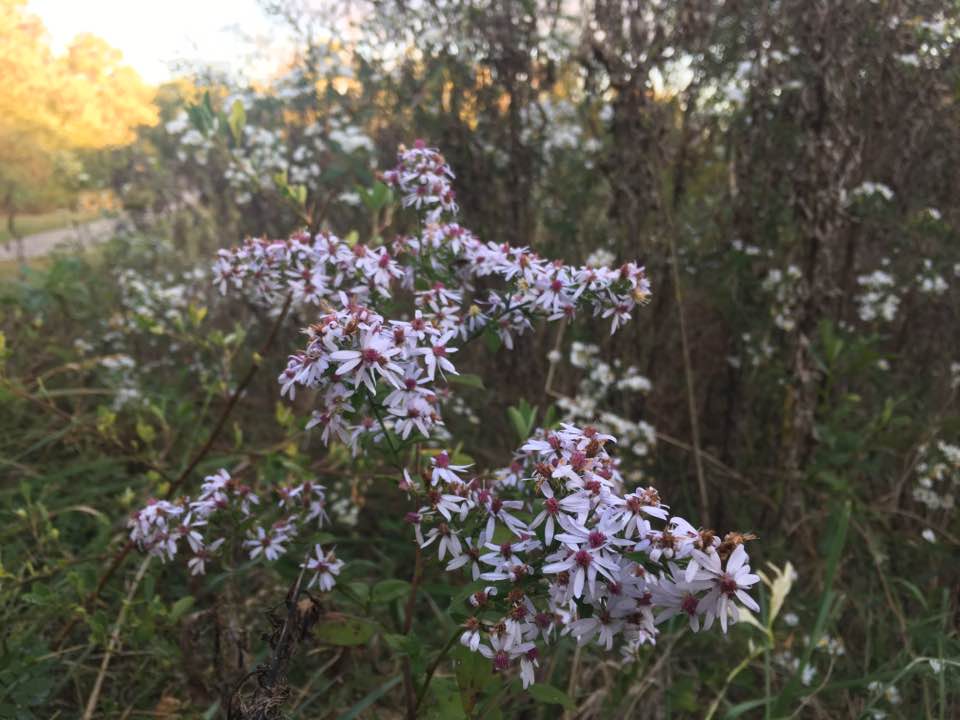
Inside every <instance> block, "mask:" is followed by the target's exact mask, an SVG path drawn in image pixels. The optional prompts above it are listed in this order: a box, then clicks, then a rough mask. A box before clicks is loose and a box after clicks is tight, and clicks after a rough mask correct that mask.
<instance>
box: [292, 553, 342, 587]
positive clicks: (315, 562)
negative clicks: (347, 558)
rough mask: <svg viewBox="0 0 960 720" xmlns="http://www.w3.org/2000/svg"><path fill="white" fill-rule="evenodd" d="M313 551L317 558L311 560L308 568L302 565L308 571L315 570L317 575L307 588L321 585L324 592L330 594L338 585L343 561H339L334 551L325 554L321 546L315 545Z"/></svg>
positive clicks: (308, 561) (307, 564) (308, 562)
mask: <svg viewBox="0 0 960 720" xmlns="http://www.w3.org/2000/svg"><path fill="white" fill-rule="evenodd" d="M313 550H314V553H315V554H316V556H315V557H311V558H309V559H308V560H307V563H306V566H304V565H302V564H301V565H300V567H306V568H307V570H313V571H314V572H315V573H316V574H315V575H314V576H313V578H312V579H311V580H310V584H309V585H307V587H308V588H312V587H313V586H314V585H318V584H319V585H320V590H321V591H322V592H330V591H331V590H332V589H333V586H334V585H336V584H337V578H336V576H337V575H339V574H340V569H341V568H342V567H343V561H342V560H338V559H337V556H336V555H334V552H333V550H331V551H330V552H327V553H325V552H324V551H323V548H322V547H321V546H320V545H319V544H317V545H315V546H314V548H313Z"/></svg>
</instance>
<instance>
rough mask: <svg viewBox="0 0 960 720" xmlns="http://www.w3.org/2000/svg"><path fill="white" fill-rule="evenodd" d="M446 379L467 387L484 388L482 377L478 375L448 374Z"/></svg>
mask: <svg viewBox="0 0 960 720" xmlns="http://www.w3.org/2000/svg"><path fill="white" fill-rule="evenodd" d="M447 381H448V382H451V383H454V384H455V385H466V386H467V387H472V388H477V390H486V388H485V387H484V385H483V378H482V377H480V376H479V375H471V374H470V373H462V374H460V375H450V376H449V377H448V378H447Z"/></svg>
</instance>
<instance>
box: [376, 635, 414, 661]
mask: <svg viewBox="0 0 960 720" xmlns="http://www.w3.org/2000/svg"><path fill="white" fill-rule="evenodd" d="M383 640H384V642H385V643H387V645H388V646H389V647H390V649H391V650H393V651H394V652H395V653H399V654H400V655H409V656H410V657H419V656H420V653H421V652H422V650H423V645H421V644H420V640H419V639H417V636H416V635H401V634H399V633H390V634H389V635H384V636H383Z"/></svg>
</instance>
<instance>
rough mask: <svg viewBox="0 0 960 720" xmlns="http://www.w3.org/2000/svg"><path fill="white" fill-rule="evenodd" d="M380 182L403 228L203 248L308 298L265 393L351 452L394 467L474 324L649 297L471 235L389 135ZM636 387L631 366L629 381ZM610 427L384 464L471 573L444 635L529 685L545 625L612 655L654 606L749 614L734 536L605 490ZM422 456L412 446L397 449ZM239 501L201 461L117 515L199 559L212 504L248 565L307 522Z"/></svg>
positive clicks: (146, 537)
mask: <svg viewBox="0 0 960 720" xmlns="http://www.w3.org/2000/svg"><path fill="white" fill-rule="evenodd" d="M383 177H384V180H385V181H386V182H387V183H388V184H389V185H391V186H393V187H394V188H395V189H396V190H397V191H398V195H399V197H400V198H401V201H402V204H403V206H404V207H406V208H408V209H411V210H412V211H413V212H414V213H416V214H417V215H418V228H419V230H418V233H417V234H416V235H414V236H398V237H397V238H395V239H394V240H393V241H392V242H389V243H388V242H384V241H382V240H381V239H380V238H379V237H375V238H373V239H372V240H371V241H370V243H369V244H363V243H357V242H356V241H355V240H351V239H340V238H338V237H336V236H334V235H332V234H329V233H319V234H317V235H313V236H311V235H310V234H308V233H297V234H294V235H293V236H292V237H290V238H289V239H287V240H266V239H250V240H247V241H246V242H245V243H244V244H243V245H242V246H241V247H239V248H235V249H232V250H222V251H221V252H220V254H219V257H218V260H217V262H216V264H215V267H214V281H215V283H216V284H217V285H218V286H219V288H220V290H221V292H226V291H227V290H228V289H242V290H244V291H246V292H248V293H251V294H253V295H254V296H255V297H256V298H257V299H259V300H260V301H262V302H265V303H268V304H272V305H273V306H276V305H277V304H279V302H280V301H282V300H284V299H286V300H287V301H289V302H295V303H297V304H298V305H303V306H307V305H313V306H316V307H317V308H319V310H320V313H319V317H318V318H316V321H315V322H314V323H313V324H311V325H310V326H309V327H308V328H306V330H305V333H306V335H307V343H306V347H305V348H304V349H303V350H302V351H300V352H297V353H295V354H293V355H291V356H290V357H289V359H288V362H287V366H286V368H285V369H284V370H283V372H281V374H280V376H279V377H278V382H279V384H280V386H281V387H280V393H281V396H284V395H289V396H290V397H291V398H293V397H294V396H295V394H296V392H297V390H298V388H309V389H311V390H314V391H315V397H316V398H317V402H318V407H317V408H316V409H315V410H314V411H313V414H312V417H311V419H310V420H309V422H308V423H307V425H308V428H309V427H314V426H318V427H320V428H321V433H320V434H321V438H322V440H323V441H324V443H330V442H339V443H342V444H344V445H346V446H348V447H350V448H351V449H352V451H353V453H354V454H355V455H356V454H358V453H359V452H360V448H361V446H362V445H366V444H372V445H374V446H378V445H379V446H387V447H388V448H389V450H390V451H391V452H392V454H393V461H394V462H395V464H396V465H397V467H398V468H402V467H403V464H404V462H403V453H402V452H400V451H399V450H398V449H397V447H396V444H395V438H399V439H400V440H408V439H415V440H416V441H417V442H418V443H423V442H424V441H430V444H431V445H436V444H437V443H438V442H441V441H443V440H445V439H447V436H446V432H445V429H444V428H443V420H442V417H441V413H440V405H441V403H442V401H443V400H444V399H445V398H447V397H449V396H450V393H449V388H445V387H444V386H443V385H441V383H443V382H444V381H445V380H446V379H447V377H448V376H452V375H456V374H457V369H456V367H455V366H454V364H453V362H452V359H451V358H452V356H453V355H455V353H456V351H457V350H458V349H459V348H460V347H462V346H463V345H464V344H465V343H467V342H469V341H471V340H473V339H474V338H476V337H478V336H479V335H480V334H488V335H490V336H495V337H497V338H499V340H500V342H501V343H502V344H503V345H504V346H506V347H507V348H508V349H512V348H513V345H514V339H515V337H516V336H518V335H520V334H522V333H524V332H526V331H527V330H529V329H530V328H531V327H532V324H533V322H534V321H535V320H546V321H555V320H562V321H565V320H571V319H573V318H574V317H576V316H577V314H578V313H579V312H580V311H581V310H583V309H587V310H588V311H589V312H592V314H593V316H594V317H602V318H605V319H607V320H609V321H610V325H611V332H616V330H617V329H618V328H619V327H620V326H621V325H622V324H623V323H625V322H626V321H628V320H629V319H630V317H631V315H632V312H633V311H634V310H635V309H636V307H637V306H638V305H639V304H642V303H644V302H645V301H646V300H647V299H648V297H649V294H650V287H649V283H648V281H647V279H646V276H645V274H644V269H643V267H642V266H639V265H637V264H635V263H626V264H623V265H621V266H620V267H617V268H613V267H609V266H604V265H602V264H600V263H598V262H597V259H596V258H594V259H593V260H592V261H591V262H589V263H588V264H587V265H585V266H579V267H577V266H570V265H565V264H564V263H562V262H559V261H550V260H547V259H544V258H542V257H540V256H539V255H537V254H536V253H535V252H533V251H532V250H530V249H529V248H515V247H511V246H509V245H505V244H497V243H492V242H487V243H484V242H481V241H480V240H479V239H478V238H476V237H475V236H474V235H473V234H472V233H471V232H470V231H469V230H467V229H466V228H464V227H462V226H460V225H459V224H457V223H456V222H455V213H456V212H457V205H456V201H455V197H456V196H455V193H454V191H453V189H452V181H453V178H454V175H453V172H452V170H451V169H450V167H449V166H448V165H447V163H446V161H445V160H444V158H443V157H442V156H441V155H440V153H439V152H437V151H436V150H434V149H431V148H428V147H426V145H425V144H424V143H422V142H418V143H417V144H416V145H415V146H414V147H413V148H412V149H405V148H401V150H400V153H399V157H398V164H397V166H396V167H395V168H394V169H393V170H390V171H388V172H386V173H385V174H384V176H383ZM402 300H408V301H409V302H408V308H409V310H408V312H407V314H405V315H402V316H401V317H399V318H396V317H394V318H390V317H387V316H386V315H384V314H383V313H382V312H381V310H382V308H383V307H385V306H386V305H387V302H386V301H389V304H390V306H391V307H394V306H396V305H398V304H401V303H400V301H402ZM607 370H609V368H607ZM628 375H629V373H628ZM644 383H645V380H644V379H643V378H640V377H636V378H632V379H631V380H630V383H629V385H630V387H633V386H636V387H637V388H638V389H639V388H642V387H645V384H644ZM612 442H614V438H613V436H612V435H609V434H605V433H604V432H602V431H600V430H596V429H591V428H586V429H580V428H579V427H577V426H575V425H572V424H569V423H567V424H563V425H562V426H561V427H560V429H559V430H555V431H542V430H541V431H538V432H537V433H536V434H535V435H534V437H533V438H531V439H530V440H529V441H528V442H527V443H526V444H525V445H524V446H523V447H522V448H521V449H520V450H519V451H518V453H517V455H516V457H515V458H514V462H513V463H512V464H511V465H510V467H508V468H503V469H501V470H498V471H496V472H494V473H491V474H487V475H478V476H474V477H469V474H470V466H469V465H467V464H463V463H457V462H455V460H454V459H453V458H452V457H451V455H450V454H449V453H447V452H436V454H432V455H431V459H430V467H429V468H428V469H427V470H426V471H424V472H422V473H414V474H413V475H411V474H410V472H409V471H408V470H406V469H404V470H403V479H402V480H401V482H400V488H401V489H402V490H403V491H405V492H407V493H408V494H409V495H412V496H414V497H415V498H416V501H417V505H416V507H418V508H419V509H418V510H417V511H416V512H411V513H409V514H408V515H407V520H408V522H409V523H410V524H411V525H412V526H413V529H414V535H415V537H416V540H417V543H418V544H419V546H420V547H421V548H423V549H427V548H432V549H433V550H432V551H435V552H436V553H437V555H438V557H439V559H440V561H441V562H443V563H444V565H445V568H446V570H448V571H451V572H466V573H469V575H470V577H471V578H472V580H473V581H474V584H473V585H471V586H470V593H471V594H470V596H469V603H468V604H469V607H470V608H471V609H472V610H471V614H470V615H469V617H467V618H466V622H465V624H464V632H463V635H462V638H461V642H462V643H463V644H464V645H466V646H467V647H469V648H470V649H471V650H474V651H476V652H479V653H482V654H483V655H484V656H486V657H488V658H490V660H491V661H492V663H493V666H494V668H495V669H496V670H498V671H506V670H507V669H509V668H511V667H512V666H514V665H519V668H520V672H521V677H522V680H523V684H524V686H525V687H527V686H529V685H530V684H531V683H532V682H534V680H535V675H536V668H537V667H538V654H539V651H540V648H541V647H544V646H545V645H547V644H549V643H550V642H552V641H554V640H555V639H556V638H557V637H558V636H560V635H570V636H572V637H574V638H576V640H577V642H578V643H580V644H587V643H591V642H596V643H598V644H600V645H602V646H603V647H605V648H606V649H608V650H610V649H612V647H613V645H614V643H615V642H617V641H622V643H621V644H622V647H623V652H624V654H625V656H626V657H628V658H629V657H632V656H634V655H635V654H636V652H637V650H638V649H639V648H640V647H641V646H642V645H644V644H646V643H654V642H655V639H656V636H657V632H658V631H657V624H658V623H659V622H662V621H664V620H665V619H667V618H669V617H672V616H674V615H681V616H682V617H684V618H685V619H687V621H688V622H689V624H690V626H691V627H692V628H693V629H694V630H699V629H701V628H709V627H710V626H711V625H712V624H713V623H714V622H715V621H719V624H720V625H721V627H722V628H723V629H724V631H726V628H727V625H728V623H729V622H735V621H736V620H737V618H738V607H739V606H740V605H743V606H746V607H749V608H750V609H753V610H756V609H757V606H756V604H755V603H754V601H753V600H752V598H751V597H750V596H749V595H748V594H747V591H748V589H749V588H750V587H751V586H752V585H754V584H755V583H756V582H757V581H758V577H757V576H756V575H754V574H752V573H751V572H750V566H749V561H748V558H747V554H746V550H745V549H744V547H743V542H744V541H745V540H746V539H749V536H741V535H735V534H731V535H728V536H727V537H726V538H725V539H724V540H723V541H721V540H720V538H719V537H717V536H716V534H715V533H713V532H712V531H704V530H698V529H696V528H695V527H694V526H693V525H691V524H690V523H689V522H688V521H686V520H684V519H683V518H680V517H677V516H671V515H670V513H669V510H668V507H667V506H666V505H664V504H662V503H661V501H660V498H659V495H658V494H657V491H656V490H654V489H653V488H646V489H643V488H640V489H637V490H635V491H633V492H629V493H625V492H624V489H623V487H624V480H623V477H622V476H621V474H620V471H619V467H618V461H617V460H616V459H615V458H614V457H612V456H611V455H609V454H608V452H607V446H608V445H609V444H610V443H612ZM405 447H406V446H405ZM432 452H434V451H430V450H424V449H423V448H422V446H419V445H418V447H417V449H416V455H417V457H423V455H424V454H429V453H432ZM468 478H469V479H468ZM257 502H258V500H257V498H256V497H255V496H253V495H252V493H250V492H249V490H243V489H242V486H239V485H237V484H236V483H235V482H234V481H232V480H231V479H230V478H229V475H227V474H226V473H225V472H224V471H221V473H218V474H217V475H214V476H210V477H208V478H206V480H205V481H204V485H203V488H202V490H201V494H200V496H199V499H198V500H197V501H190V499H189V498H185V499H183V500H182V501H180V502H177V503H169V502H165V501H154V502H151V503H150V504H149V505H148V506H147V507H146V508H144V509H143V510H141V511H139V512H138V513H137V514H135V515H134V517H133V518H132V520H131V522H130V526H131V537H132V538H133V539H134V540H135V541H136V542H137V543H138V544H139V545H140V546H141V547H142V548H143V549H144V550H145V551H147V552H151V553H154V554H156V555H159V556H161V557H163V558H164V559H169V558H171V557H173V556H174V555H175V554H176V552H177V549H178V545H179V544H180V542H179V541H180V540H182V539H183V540H186V543H187V545H188V546H189V548H190V550H191V551H193V553H194V556H195V557H194V559H193V560H191V563H192V564H191V569H192V570H193V571H194V572H198V573H199V572H203V569H204V566H203V562H204V561H205V560H206V559H207V558H209V555H210V554H212V553H214V552H216V551H217V549H218V548H219V547H220V545H221V544H222V543H223V542H224V541H223V540H217V541H214V542H212V543H209V544H208V543H207V541H206V539H205V538H204V536H203V530H202V529H200V528H201V526H208V523H209V522H210V519H211V518H212V517H213V516H214V515H215V514H217V513H223V514H224V515H226V516H230V517H232V518H233V519H234V521H235V522H236V521H237V520H239V521H241V522H243V521H246V520H250V519H254V520H256V521H257V522H260V523H261V524H258V525H254V526H253V529H252V530H251V531H249V535H248V537H247V539H246V540H245V541H244V542H243V547H244V548H245V549H246V551H247V552H248V553H249V555H250V557H251V558H259V557H263V558H264V559H266V560H275V559H276V558H278V557H279V556H280V555H282V554H283V553H284V552H286V550H287V547H288V546H289V545H290V544H291V542H292V541H293V540H294V539H295V538H296V537H297V536H298V534H300V533H301V529H302V528H303V527H304V526H305V525H306V523H308V522H309V521H311V520H317V521H318V524H320V525H322V524H323V523H325V522H326V521H327V517H326V514H325V512H324V502H325V495H324V489H323V488H322V487H320V486H317V485H311V484H309V483H307V484H304V485H301V486H297V487H295V488H289V489H285V490H281V492H280V501H279V512H278V513H277V515H278V516H279V517H278V519H277V520H276V522H274V523H273V524H272V525H264V524H263V523H262V518H261V517H260V515H261V514H263V513H257V517H256V518H251V513H252V510H251V508H252V505H255V504H257ZM224 511H227V512H224ZM653 523H657V525H658V527H656V528H655V527H654V526H653ZM267 527H269V529H267ZM197 557H200V558H201V559H200V561H199V562H195V561H196V560H197ZM197 565H199V569H197V568H196V566H197ZM341 566H342V562H341V561H339V560H338V559H337V558H336V557H335V555H334V554H333V553H332V552H326V551H324V549H323V548H322V547H320V546H319V545H317V546H315V548H314V552H313V554H312V555H311V556H310V557H308V559H307V560H306V562H305V563H304V565H303V566H302V567H304V568H305V569H307V570H311V571H313V572H314V577H313V579H312V581H311V585H319V586H320V588H321V589H322V590H329V589H331V588H332V587H333V586H334V583H335V582H336V576H337V575H338V574H339V572H340V568H341Z"/></svg>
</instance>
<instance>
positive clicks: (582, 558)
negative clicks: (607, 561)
mask: <svg viewBox="0 0 960 720" xmlns="http://www.w3.org/2000/svg"><path fill="white" fill-rule="evenodd" d="M573 561H574V562H575V563H576V564H577V565H579V566H580V567H582V568H585V567H590V563H592V562H593V556H592V555H591V554H590V553H588V552H587V551H586V550H577V552H576V554H575V555H574V556H573Z"/></svg>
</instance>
